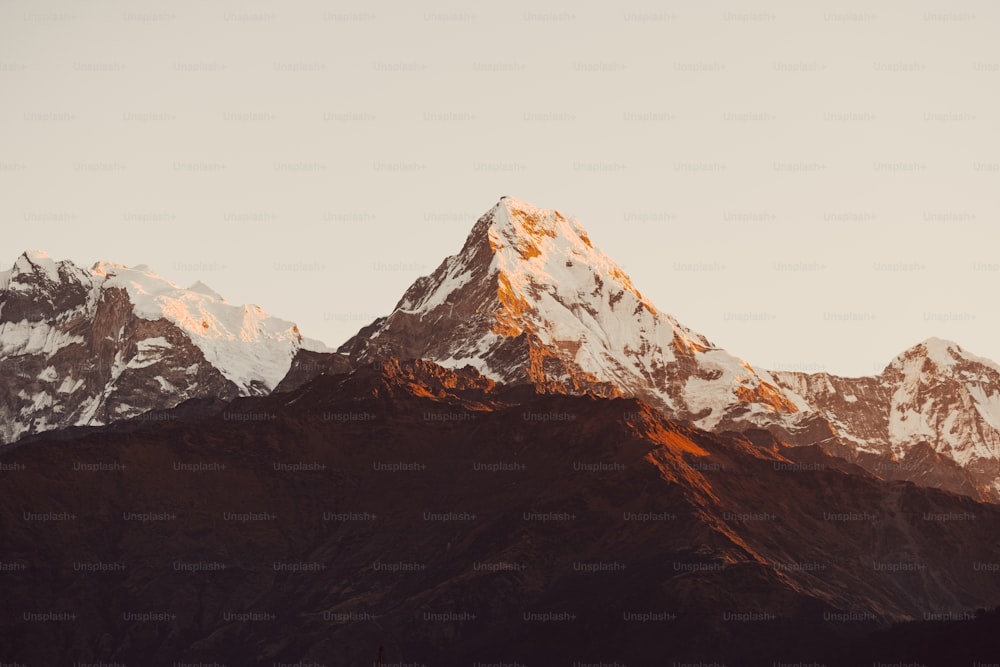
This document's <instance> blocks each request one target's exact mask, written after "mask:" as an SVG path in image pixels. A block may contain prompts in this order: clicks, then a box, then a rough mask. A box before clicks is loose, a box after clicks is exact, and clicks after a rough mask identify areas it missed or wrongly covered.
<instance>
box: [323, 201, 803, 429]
mask: <svg viewBox="0 0 1000 667" xmlns="http://www.w3.org/2000/svg"><path fill="white" fill-rule="evenodd" d="M340 351H341V352H344V353H347V354H350V355H351V356H352V358H354V359H355V360H356V361H358V362H364V361H367V360H371V359H376V358H383V357H397V358H404V359H408V358H418V359H428V360H431V361H434V362H435V363H438V364H440V365H442V366H445V367H451V368H460V367H463V366H466V365H469V366H473V367H474V368H476V370H478V371H479V372H481V373H482V374H483V375H485V376H487V377H489V378H491V379H493V380H497V381H501V382H512V383H517V382H530V383H533V384H535V385H536V386H538V387H540V388H543V389H546V390H549V391H565V392H571V393H581V392H589V393H594V394H597V395H603V396H615V395H627V396H636V397H640V398H644V399H646V400H649V401H651V402H652V403H653V404H654V405H657V406H658V407H660V408H662V409H664V410H665V411H666V412H667V413H668V414H670V415H672V416H675V417H679V418H683V419H689V420H691V421H694V422H695V423H696V424H697V425H699V426H701V427H704V428H715V427H718V426H720V425H722V424H724V423H726V422H728V421H730V420H732V419H740V420H750V421H756V420H757V419H758V418H760V417H761V416H763V415H773V414H776V413H777V414H786V415H791V414H793V413H795V412H797V410H798V408H797V407H796V405H795V404H794V403H793V402H792V401H791V400H789V399H788V398H787V397H786V396H784V395H783V393H782V392H781V391H780V390H779V389H778V388H777V387H776V386H775V384H774V382H773V380H772V379H771V378H770V376H769V374H767V373H766V372H758V371H757V370H755V369H753V368H751V367H750V366H749V365H748V364H747V363H746V362H744V361H742V360H740V359H738V358H736V357H734V356H733V355H731V354H729V353H728V352H726V351H725V350H722V349H720V348H718V347H716V346H715V345H713V344H712V343H711V342H710V341H709V340H708V339H707V338H705V337H704V336H702V335H701V334H698V333H695V332H694V331H692V330H691V329H689V328H687V327H685V326H683V325H682V324H680V323H679V322H678V321H677V320H676V319H674V318H673V317H671V316H670V315H668V314H666V313H664V312H662V311H660V310H659V309H657V308H656V306H654V305H653V303H652V302H650V301H649V299H647V298H646V297H644V296H643V295H642V294H641V293H640V292H639V291H638V290H637V289H636V288H635V286H633V284H632V281H631V280H630V279H629V277H628V276H627V275H625V272H624V271H622V269H621V268H620V267H619V266H618V265H617V264H616V263H615V262H614V261H612V260H611V259H610V258H609V257H608V256H607V255H605V254H604V253H602V252H601V251H600V250H598V249H597V248H596V247H595V246H594V245H593V243H592V242H591V240H590V238H589V236H588V235H587V232H586V231H585V230H584V229H583V227H582V226H581V225H580V224H579V222H577V221H576V220H574V219H570V218H567V217H566V216H565V215H563V214H562V213H560V212H559V211H555V210H547V209H542V208H537V207H535V206H533V205H531V204H528V203H526V202H523V201H520V200H517V199H513V198H511V197H504V198H502V199H501V200H500V201H499V202H498V203H497V204H496V205H495V206H494V207H493V208H492V209H490V210H489V211H487V212H486V214H485V215H483V216H482V217H481V218H480V219H479V220H478V222H476V224H475V225H474V226H473V228H472V231H471V233H470V234H469V236H468V238H467V239H466V241H465V244H464V245H463V247H462V249H461V251H459V253H458V254H456V255H453V256H451V257H448V258H447V259H445V260H444V262H442V263H441V265H440V266H439V267H438V268H437V269H436V270H435V271H434V273H432V274H431V275H430V276H425V277H422V278H419V279H417V280H416V281H415V282H414V283H413V285H411V286H410V288H409V289H408V290H407V291H406V293H405V294H404V295H403V298H402V299H401V300H400V301H399V303H398V304H397V305H396V307H395V309H394V310H393V312H392V313H391V314H390V315H389V316H387V317H385V318H380V319H379V320H376V321H375V322H374V323H372V325H370V326H368V327H366V328H364V329H362V330H361V332H359V334H358V335H357V336H355V337H354V338H352V339H351V340H349V341H348V342H347V343H345V344H344V345H343V346H342V347H341V348H340Z"/></svg>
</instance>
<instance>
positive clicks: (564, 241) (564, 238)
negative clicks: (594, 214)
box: [485, 196, 593, 259]
mask: <svg viewBox="0 0 1000 667" xmlns="http://www.w3.org/2000/svg"><path fill="white" fill-rule="evenodd" d="M485 217H488V218H489V224H488V227H487V233H488V236H489V239H490V247H491V248H493V249H494V250H501V249H503V248H512V249H513V250H515V251H516V252H517V253H518V255H519V256H520V257H521V258H522V259H531V258H532V257H536V256H538V255H539V254H541V253H542V250H543V249H544V248H545V246H546V245H548V246H553V245H555V246H561V247H577V246H578V247H579V248H592V247H593V246H592V245H591V243H590V238H589V237H588V236H587V232H586V230H584V229H583V227H582V226H581V225H580V223H579V222H577V221H576V220H575V219H570V218H567V217H566V216H564V215H563V214H562V213H561V212H559V211H557V210H549V209H545V208H540V207H538V206H535V205H534V204H530V203H528V202H526V201H522V200H520V199H515V198H513V197H506V196H505V197H502V198H501V199H500V201H499V202H497V204H496V205H495V206H494V207H493V208H492V209H491V210H490V211H489V213H487V215H486V216H485ZM546 239H552V240H554V241H556V242H557V243H552V242H546Z"/></svg>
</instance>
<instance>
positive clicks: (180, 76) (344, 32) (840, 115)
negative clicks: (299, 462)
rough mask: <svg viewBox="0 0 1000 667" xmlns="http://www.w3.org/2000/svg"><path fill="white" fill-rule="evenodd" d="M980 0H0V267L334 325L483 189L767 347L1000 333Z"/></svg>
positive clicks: (444, 251) (998, 164)
mask: <svg viewBox="0 0 1000 667" xmlns="http://www.w3.org/2000/svg"><path fill="white" fill-rule="evenodd" d="M998 35H1000V5H997V4H996V3H993V2H987V1H985V0H982V1H971V0H957V1H950V2H943V1H935V2H910V1H907V2H878V3H871V2H846V3H845V2H829V3H825V4H821V3H800V2H790V1H786V2H775V1H765V2H759V3H754V4H752V5H749V4H748V3H745V2H734V1H730V2H718V1H716V2H712V1H710V2H702V3H677V2H674V3H671V2H645V3H631V2H627V1H626V2H625V3H624V4H618V3H605V4H603V5H597V4H595V3H580V2H573V3H570V2H565V3H556V2H517V1H514V2H506V3H470V2H466V3H459V2H436V3H411V2H402V1H400V0H394V1H393V2H356V3H354V2H352V3H340V2H330V3H324V2H310V1H306V0H291V1H282V2H253V1H241V2H207V3H206V2H189V1H176V2H169V3H167V2H164V3H156V2H132V1H127V2H126V1H122V2H114V1H107V2H78V1H49V2H46V1H45V0H24V1H19V0H0V101H2V105H0V119H2V120H0V194H2V196H0V221H2V223H0V224H2V227H0V229H2V230H3V233H2V234H0V265H3V266H4V267H5V268H6V267H7V266H9V265H10V264H11V263H13V261H14V259H15V258H16V256H17V255H18V254H19V253H20V252H21V251H22V250H25V249H27V248H40V249H44V250H47V251H48V252H49V254H50V255H52V256H53V257H54V258H56V259H62V258H69V259H73V260H74V261H76V262H78V263H80V264H84V265H88V266H89V265H90V264H92V263H93V262H94V261H96V260H98V259H106V260H110V261H115V262H120V263H124V264H130V265H132V264H148V265H149V266H150V267H151V268H152V269H153V270H155V271H157V272H158V273H160V274H161V275H163V276H165V277H167V278H169V279H171V280H173V281H175V282H177V283H179V284H181V285H182V286H186V285H188V284H190V283H193V282H194V281H195V280H202V281H203V282H205V283H206V284H208V285H209V286H211V287H212V288H213V289H215V290H216V291H218V292H220V293H221V294H222V295H224V296H225V297H226V298H227V299H228V300H229V301H230V302H232V303H243V302H251V303H258V304H260V305H261V306H263V307H264V309H265V310H267V311H268V312H270V313H272V314H274V315H277V316H280V317H283V318H285V319H289V320H293V321H295V322H297V323H299V325H300V328H301V330H302V331H303V333H304V334H305V335H307V336H310V337H313V338H319V339H321V340H323V341H324V342H326V343H327V344H328V345H331V346H334V347H335V346H337V345H339V344H340V343H342V342H343V341H344V340H345V339H347V338H348V337H349V336H350V335H352V334H353V333H355V332H356V331H357V330H358V329H359V328H360V327H362V326H364V325H365V324H367V323H368V322H369V321H370V320H372V319H374V318H375V317H376V316H379V315H383V314H386V313H388V312H389V311H390V310H391V309H392V307H393V306H394V305H395V303H396V301H397V300H398V299H399V298H400V296H402V294H403V292H404V291H405V289H406V288H407V287H408V286H409V285H410V283H412V282H413V280H414V279H416V278H417V277H418V276H420V275H423V274H426V273H430V272H431V271H432V270H433V269H434V268H435V267H436V266H437V265H438V264H439V263H440V261H441V260H442V259H443V258H444V257H445V256H446V255H450V254H453V253H455V252H457V251H458V249H459V248H460V247H461V246H462V243H463V241H464V239H465V236H466V234H467V233H468V231H469V229H470V228H471V227H472V225H473V224H474V222H475V220H476V219H477V218H478V217H479V216H480V215H481V214H482V213H483V212H485V211H486V210H488V209H489V208H490V207H491V206H493V204H494V203H495V202H496V201H497V200H498V199H499V198H500V197H501V196H502V195H511V196H513V197H517V198H519V199H524V200H526V201H529V202H531V203H533V204H536V205H538V206H543V207H546V208H558V209H559V210H560V211H562V212H563V213H565V214H567V215H572V216H575V217H577V218H578V219H579V220H580V221H581V223H582V224H583V225H584V227H585V228H586V229H587V230H588V232H589V235H590V238H591V239H592V240H593V241H594V243H595V245H597V246H598V247H599V248H601V249H602V250H604V251H605V252H606V253H607V254H609V255H610V256H611V257H612V258H613V259H615V260H616V261H617V262H618V263H619V264H620V265H622V267H623V268H625V270H626V271H627V272H628V273H629V274H630V275H631V277H632V279H633V282H634V283H635V285H636V286H637V287H638V288H639V290H640V291H642V292H643V293H644V294H645V295H646V296H648V297H649V298H650V299H651V300H652V301H653V302H654V303H656V304H657V306H659V308H661V309H662V310H664V311H666V312H669V313H671V314H673V315H674V316H675V317H677V318H678V319H679V320H680V321H681V322H683V323H684V324H686V325H687V326H689V327H691V328H693V329H695V330H696V331H698V332H700V333H702V334H704V335H705V336H707V337H708V338H709V339H710V340H712V341H713V342H715V343H717V344H719V345H722V346H723V347H726V348H727V349H728V350H730V351H731V352H733V353H734V354H737V355H739V356H741V357H743V358H744V359H746V360H747V361H749V362H750V363H751V364H755V365H758V366H761V367H764V368H779V369H796V370H808V371H820V370H825V371H829V372H834V373H840V374H847V375H865V374H872V373H874V372H877V371H878V370H880V369H881V368H882V367H883V366H884V365H885V364H886V363H887V362H888V361H889V360H890V359H891V358H892V357H893V356H895V355H896V354H897V353H899V352H901V351H902V350H903V349H905V348H907V347H909V346H911V345H913V344H915V343H917V342H919V341H920V340H923V339H925V338H927V337H930V336H939V337H942V338H949V339H952V340H955V341H956V342H958V343H959V344H961V345H962V346H963V347H965V348H967V349H969V350H970V351H972V352H975V353H977V354H980V355H983V356H987V357H990V358H992V359H995V360H1000V336H998V335H997V333H998V332H1000V309H998V308H997V305H996V304H997V292H998V287H1000V253H998V247H1000V243H998V241H1000V226H998V223H1000V220H998V212H1000V123H998V121H1000V117H998V114H1000V39H997V37H998Z"/></svg>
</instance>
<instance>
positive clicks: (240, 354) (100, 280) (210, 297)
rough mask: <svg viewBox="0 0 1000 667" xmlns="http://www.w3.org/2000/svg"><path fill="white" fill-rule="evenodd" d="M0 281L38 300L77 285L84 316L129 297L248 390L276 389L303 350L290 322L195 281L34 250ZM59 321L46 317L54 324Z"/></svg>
mask: <svg viewBox="0 0 1000 667" xmlns="http://www.w3.org/2000/svg"><path fill="white" fill-rule="evenodd" d="M0 277H2V278H3V281H4V282H3V283H0V288H2V289H3V290H4V291H13V290H15V289H19V288H31V289H32V290H33V291H34V292H38V293H40V294H41V295H47V294H53V293H56V292H58V291H59V290H60V288H61V287H62V288H65V287H66V286H67V285H74V286H75V285H81V286H82V287H83V288H85V289H86V292H87V294H86V298H85V299H83V303H80V304H79V306H80V307H81V308H83V309H84V310H86V309H87V308H91V309H92V308H93V307H94V306H95V304H96V303H97V302H98V301H99V300H100V298H101V295H102V294H103V293H105V292H107V291H108V290H112V289H114V288H120V289H122V290H124V291H125V292H126V293H127V294H128V297H129V301H130V302H131V304H132V307H133V310H134V313H135V315H136V316H138V317H140V318H142V319H146V320H158V319H161V318H162V319H165V320H167V321H169V322H171V323H172V324H174V325H175V326H177V327H178V328H180V329H181V330H182V331H184V332H185V333H186V334H187V336H188V337H189V338H190V339H191V342H192V343H194V345H195V346H197V347H198V348H199V349H200V350H201V351H202V353H203V354H204V356H205V359H206V360H207V361H208V362H209V363H210V364H212V365H213V366H215V367H216V368H217V369H219V370H220V371H221V372H222V374H223V375H224V376H225V377H227V378H228V379H229V380H231V381H232V382H234V383H235V384H236V385H237V386H239V387H240V388H241V389H243V390H247V391H249V389H250V387H251V386H253V385H258V386H263V387H266V388H267V389H272V388H273V387H274V386H276V385H277V384H278V382H280V381H281V379H282V378H283V377H284V375H285V373H286V372H287V371H288V368H289V366H290V365H291V360H292V357H293V356H294V355H295V353H296V351H297V350H298V349H299V348H300V347H302V346H303V338H302V335H301V334H300V333H299V330H298V327H297V326H296V325H295V324H294V323H292V322H288V321H286V320H282V319H279V318H276V317H271V316H270V315H268V314H267V313H265V312H264V311H263V310H262V309H261V308H260V306H256V305H240V306H236V305H232V304H229V303H228V302H226V300H225V299H223V298H222V297H221V296H220V295H219V294H218V293H216V292H215V291H214V290H212V289H210V288H209V287H207V286H206V285H204V284H203V283H201V282H200V281H199V282H196V283H195V284H194V285H192V286H191V288H189V289H183V288H181V287H179V286H178V285H177V284H175V283H173V282H171V281H170V280H168V279H166V278H164V277H162V276H160V275H158V274H156V273H154V272H153V271H151V270H150V269H149V268H148V267H147V266H145V265H140V266H135V267H132V268H130V267H128V266H126V265H124V264H118V263H115V262H107V261H99V262H96V263H95V264H94V265H93V266H92V267H91V268H90V269H89V270H87V269H81V268H79V267H78V266H76V265H75V264H74V263H73V262H71V261H68V260H64V261H61V262H56V261H54V260H52V259H51V258H50V257H49V256H48V254H47V253H45V252H44V251H38V250H34V251H28V252H25V253H23V254H22V255H21V256H20V257H18V259H17V260H16V261H15V263H14V266H13V268H12V270H11V271H9V272H5V275H4V276H0ZM36 298H37V297H36ZM63 310H65V309H63ZM65 314H66V313H65V312H63V313H60V312H52V313H49V315H50V316H55V317H60V316H65ZM25 319H26V320H28V321H34V320H36V319H42V318H38V317H26V318H25ZM16 324H17V323H16V322H7V323H5V324H4V326H5V328H6V329H8V330H10V331H8V336H7V337H8V339H10V338H11V336H13V333H12V327H14V326H15V325H16ZM24 326H28V323H27V322H26V323H25V325H24ZM307 346H308V347H310V349H317V348H318V349H322V348H323V346H322V345H321V344H319V343H317V342H316V341H308V342H307ZM5 347H7V346H4V345H3V341H2V340H0V356H3V355H4V354H8V353H9V352H10V350H7V349H4V348H5Z"/></svg>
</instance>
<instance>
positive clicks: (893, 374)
mask: <svg viewBox="0 0 1000 667" xmlns="http://www.w3.org/2000/svg"><path fill="white" fill-rule="evenodd" d="M772 377H773V378H775V380H776V381H777V383H778V385H779V386H781V388H782V389H784V390H785V392H786V393H788V394H789V395H790V396H791V397H792V399H793V400H794V401H795V402H796V404H797V405H799V406H800V407H801V408H802V409H803V410H808V411H812V412H815V413H818V414H820V415H822V416H823V417H824V418H825V419H826V420H828V421H829V422H830V424H831V425H832V426H833V429H834V431H835V433H836V434H837V437H838V439H839V440H840V441H841V443H842V444H846V445H847V446H848V448H847V451H845V450H844V448H843V447H841V448H840V449H841V451H839V452H838V453H840V454H841V455H844V454H848V455H850V454H851V452H850V450H853V451H854V452H855V453H856V455H857V456H855V457H853V458H857V459H858V460H859V463H861V464H862V465H865V462H866V461H867V462H868V465H866V466H865V467H868V468H869V469H871V470H872V471H873V472H875V473H877V474H878V473H896V476H900V477H903V478H906V479H914V480H917V481H923V482H925V483H927V482H930V483H932V484H933V485H935V486H951V485H944V484H940V483H934V482H935V478H936V477H937V476H939V475H941V474H942V471H941V470H940V468H941V465H940V462H936V459H930V460H929V459H928V458H927V456H926V453H927V451H928V450H929V451H930V452H933V453H934V454H937V455H938V457H940V458H942V459H944V460H945V461H952V462H954V463H955V464H957V465H958V466H959V467H960V468H961V469H962V470H964V471H965V472H966V473H967V474H968V475H969V477H970V478H971V481H972V483H973V484H974V485H975V486H976V487H977V488H978V489H979V490H980V491H981V492H983V493H985V494H986V496H988V497H991V498H993V499H1000V364H997V363H995V362H993V361H990V360H989V359H984V358H982V357H978V356H976V355H974V354H971V353H970V352H968V351H966V350H964V349H963V348H962V347H960V346H959V345H957V344H956V343H952V342H950V341H945V340H941V339H939V338H931V339H929V340H927V341H924V342H923V343H920V344H918V345H915V346H914V347H912V348H910V349H909V350H906V351H905V352H903V353H902V354H900V355H899V356H898V357H896V358H895V359H894V360H893V361H892V362H891V363H890V364H889V365H888V366H887V367H886V368H885V370H883V371H882V373H880V374H879V375H877V376H874V377H860V378H844V377H837V376H833V375H828V374H825V373H819V374H811V375H807V374H803V373H792V372H774V373H772ZM866 455H867V456H866ZM900 473H904V474H900ZM883 476H884V474H883ZM938 481H939V480H938Z"/></svg>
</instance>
